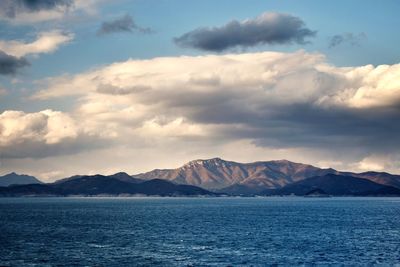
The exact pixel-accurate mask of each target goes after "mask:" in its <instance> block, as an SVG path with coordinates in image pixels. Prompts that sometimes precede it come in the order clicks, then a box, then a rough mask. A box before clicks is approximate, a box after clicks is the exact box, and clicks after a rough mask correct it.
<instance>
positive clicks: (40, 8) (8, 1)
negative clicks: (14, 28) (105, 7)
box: [0, 0, 102, 24]
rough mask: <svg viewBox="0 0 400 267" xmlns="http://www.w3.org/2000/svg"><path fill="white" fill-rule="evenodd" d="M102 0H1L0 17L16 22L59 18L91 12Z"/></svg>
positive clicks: (35, 21)
mask: <svg viewBox="0 0 400 267" xmlns="http://www.w3.org/2000/svg"><path fill="white" fill-rule="evenodd" d="M101 1H102V0H2V1H0V19H2V20H5V21H8V22H11V23H17V24H31V23H39V22H44V21H52V20H60V19H63V18H65V17H66V16H71V15H77V14H80V13H84V14H86V15H87V14H91V13H93V12H94V11H95V6H96V4H97V3H98V2H101Z"/></svg>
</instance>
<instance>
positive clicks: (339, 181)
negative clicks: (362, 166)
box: [264, 174, 400, 196]
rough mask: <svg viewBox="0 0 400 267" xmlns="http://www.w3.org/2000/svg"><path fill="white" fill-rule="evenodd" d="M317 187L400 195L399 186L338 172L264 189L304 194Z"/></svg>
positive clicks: (360, 193) (334, 192) (341, 192)
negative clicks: (338, 173)
mask: <svg viewBox="0 0 400 267" xmlns="http://www.w3.org/2000/svg"><path fill="white" fill-rule="evenodd" d="M317 189H318V190H319V191H321V192H325V193H326V194H328V195H334V196H349V195H352V196H367V195H388V194H389V195H400V189H399V188H395V187H391V186H386V185H382V184H378V183H375V182H372V181H370V180H368V179H363V178H357V177H353V176H344V175H337V174H327V175H324V176H316V177H311V178H307V179H305V180H302V181H298V182H295V183H293V184H290V185H287V186H285V187H283V188H280V189H275V190H273V191H271V190H267V191H264V194H266V195H291V194H294V195H300V196H304V195H306V194H309V193H310V192H313V191H315V190H317Z"/></svg>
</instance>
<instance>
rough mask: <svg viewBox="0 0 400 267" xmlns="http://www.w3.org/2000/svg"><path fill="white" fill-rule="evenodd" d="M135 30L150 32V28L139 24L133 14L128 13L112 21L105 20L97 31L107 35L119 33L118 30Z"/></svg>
mask: <svg viewBox="0 0 400 267" xmlns="http://www.w3.org/2000/svg"><path fill="white" fill-rule="evenodd" d="M134 31H137V32H141V33H150V32H151V29H150V28H142V27H140V26H138V25H137V24H136V23H135V22H134V20H133V18H132V16H130V15H129V14H126V15H124V16H122V17H120V18H116V19H114V20H111V21H105V22H103V23H102V25H101V27H100V29H99V30H98V31H97V34H98V35H106V34H111V33H118V32H128V33H132V32H134Z"/></svg>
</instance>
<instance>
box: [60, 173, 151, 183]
mask: <svg viewBox="0 0 400 267" xmlns="http://www.w3.org/2000/svg"><path fill="white" fill-rule="evenodd" d="M84 176H88V175H74V176H71V177H68V178H64V179H60V180H57V181H55V182H54V183H55V184H59V183H63V182H66V181H71V180H75V179H79V178H82V177H84ZM108 177H111V178H115V179H117V180H119V181H123V182H129V183H141V182H144V181H145V180H142V179H138V178H134V177H132V176H130V175H129V174H127V173H126V172H118V173H115V174H112V175H108Z"/></svg>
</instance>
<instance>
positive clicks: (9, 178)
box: [0, 172, 42, 186]
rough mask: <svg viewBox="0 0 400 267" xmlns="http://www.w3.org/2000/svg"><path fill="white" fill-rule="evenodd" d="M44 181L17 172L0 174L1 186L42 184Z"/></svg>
mask: <svg viewBox="0 0 400 267" xmlns="http://www.w3.org/2000/svg"><path fill="white" fill-rule="evenodd" d="M41 183H42V182H41V181H39V180H38V179H36V178H35V177H33V176H29V175H25V174H16V173H15V172H12V173H9V174H6V175H4V176H0V186H9V185H17V184H41Z"/></svg>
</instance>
